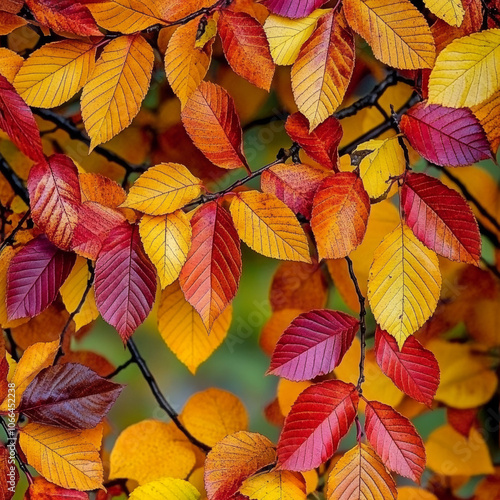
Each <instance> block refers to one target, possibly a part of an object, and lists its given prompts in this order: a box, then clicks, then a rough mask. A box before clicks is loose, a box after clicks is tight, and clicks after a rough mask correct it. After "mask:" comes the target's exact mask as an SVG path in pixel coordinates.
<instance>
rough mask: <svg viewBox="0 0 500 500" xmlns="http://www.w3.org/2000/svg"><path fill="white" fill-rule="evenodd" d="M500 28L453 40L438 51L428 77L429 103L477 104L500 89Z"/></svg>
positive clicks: (448, 104) (458, 106) (460, 105)
mask: <svg viewBox="0 0 500 500" xmlns="http://www.w3.org/2000/svg"><path fill="white" fill-rule="evenodd" d="M498 67H500V29H492V30H487V31H482V32H480V33H473V34H472V35H469V36H464V37H463V38H459V39H457V40H454V41H453V42H451V43H450V44H449V45H448V46H447V47H446V48H444V49H443V50H442V52H441V53H440V54H439V56H438V58H437V60H436V65H435V66H434V69H433V70H432V72H431V76H430V79H429V103H431V104H441V105H443V106H449V107H451V108H462V107H471V106H475V105H477V104H479V103H481V102H482V101H484V100H486V99H488V97H490V96H491V95H493V93H494V92H495V91H496V90H498V89H499V88H500V73H499V72H498V70H497V68H498Z"/></svg>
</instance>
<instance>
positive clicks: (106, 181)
mask: <svg viewBox="0 0 500 500" xmlns="http://www.w3.org/2000/svg"><path fill="white" fill-rule="evenodd" d="M78 179H79V181H80V191H81V196H82V203H84V202H86V201H95V202H97V203H100V204H101V205H103V206H105V207H109V208H117V207H118V206H119V205H121V204H122V203H123V202H124V201H125V198H126V193H125V191H124V190H123V188H122V187H121V186H120V185H119V184H117V183H116V182H115V181H113V180H112V179H110V178H109V177H106V176H104V175H100V174H94V173H87V172H85V173H81V172H80V173H79V174H78Z"/></svg>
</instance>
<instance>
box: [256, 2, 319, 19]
mask: <svg viewBox="0 0 500 500" xmlns="http://www.w3.org/2000/svg"><path fill="white" fill-rule="evenodd" d="M324 3H326V0H291V1H290V0H263V4H264V5H265V6H266V7H267V8H268V9H269V10H270V11H271V12H274V14H278V15H279V16H284V17H291V18H297V17H306V16H308V15H309V14H311V12H313V11H314V10H315V9H317V8H318V7H321V6H322V5H323V4H324Z"/></svg>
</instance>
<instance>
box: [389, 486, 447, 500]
mask: <svg viewBox="0 0 500 500" xmlns="http://www.w3.org/2000/svg"><path fill="white" fill-rule="evenodd" d="M398 500H438V497H437V496H436V495H433V494H432V493H431V492H430V491H427V490H424V489H422V488H413V486H401V487H399V488H398Z"/></svg>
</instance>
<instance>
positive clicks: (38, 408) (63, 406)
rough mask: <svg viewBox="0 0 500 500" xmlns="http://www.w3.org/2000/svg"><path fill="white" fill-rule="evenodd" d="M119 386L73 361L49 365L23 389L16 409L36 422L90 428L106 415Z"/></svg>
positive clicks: (65, 426)
mask: <svg viewBox="0 0 500 500" xmlns="http://www.w3.org/2000/svg"><path fill="white" fill-rule="evenodd" d="M123 387H124V386H123V385H120V384H115V383H114V382H111V381H109V380H106V379H105V378H102V377H100V376H99V375H97V373H95V372H94V371H93V370H91V369H90V368H88V367H86V366H83V365H80V364H77V363H64V364H61V365H56V366H50V367H48V368H45V369H44V370H42V371H41V372H40V373H39V374H38V375H37V376H36V377H35V378H34V379H33V381H32V382H31V383H30V384H29V386H28V387H27V389H26V390H25V391H24V393H23V397H22V400H21V404H20V406H19V411H21V412H22V413H23V414H24V415H26V416H27V417H28V418H29V419H30V420H31V421H33V422H37V423H40V424H45V425H53V426H55V427H63V428H65V429H92V428H94V427H95V426H96V425H98V424H99V423H100V422H101V421H102V420H103V418H104V417H105V416H106V415H107V413H108V412H109V410H110V409H111V407H112V406H113V404H114V403H115V401H116V399H117V398H118V396H119V395H120V392H121V391H122V389H123Z"/></svg>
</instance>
